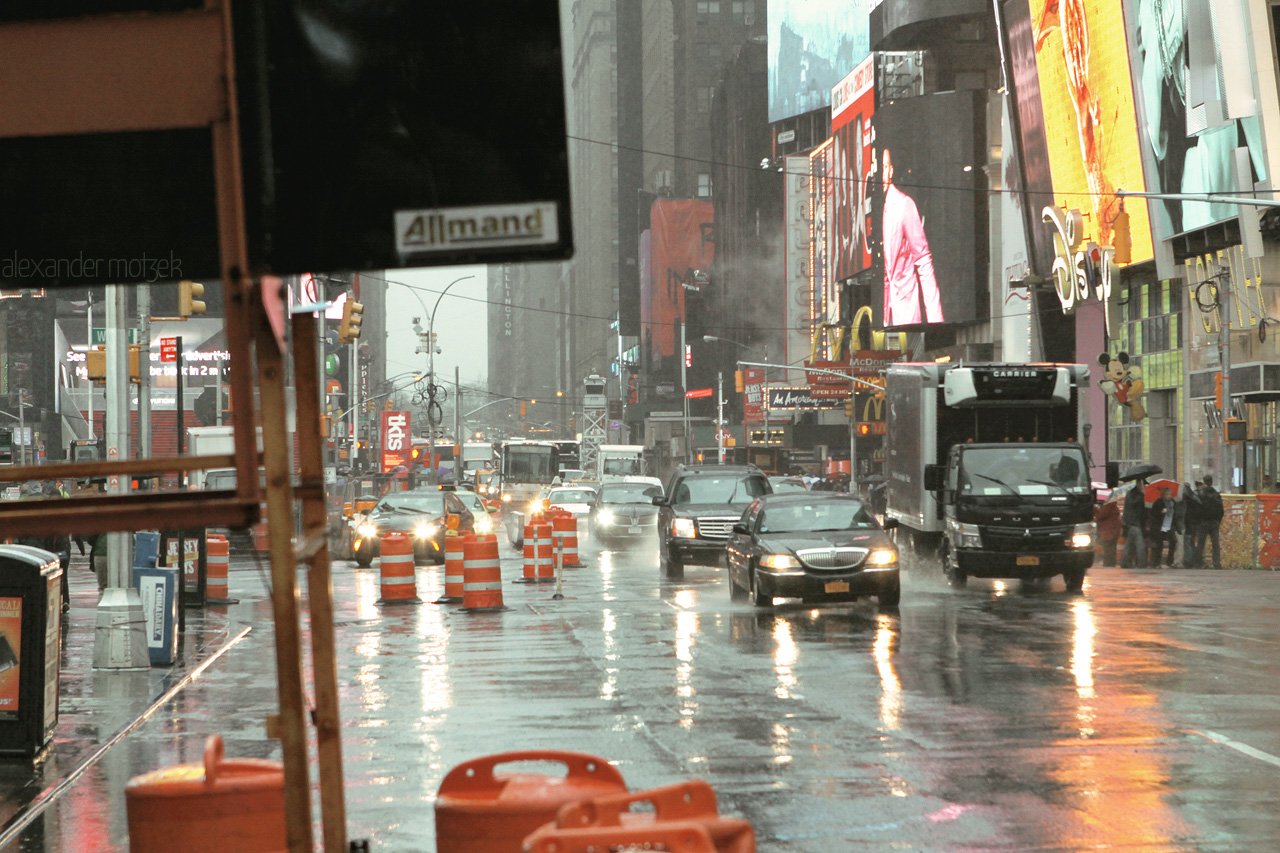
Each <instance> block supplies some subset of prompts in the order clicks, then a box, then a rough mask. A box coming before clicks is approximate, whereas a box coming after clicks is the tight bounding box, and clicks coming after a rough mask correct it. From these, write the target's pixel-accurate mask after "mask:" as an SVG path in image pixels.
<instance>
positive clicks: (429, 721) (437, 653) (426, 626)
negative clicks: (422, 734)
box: [418, 607, 453, 728]
mask: <svg viewBox="0 0 1280 853" xmlns="http://www.w3.org/2000/svg"><path fill="white" fill-rule="evenodd" d="M441 610H442V608H439V607H432V608H430V609H423V610H420V611H419V613H420V614H421V615H422V618H421V619H420V621H419V623H418V642H419V643H420V645H419V648H420V649H421V652H420V654H419V656H418V659H419V660H420V661H421V662H422V712H423V716H422V720H423V721H424V722H425V723H426V727H427V728H435V726H436V724H438V723H439V717H436V718H434V720H433V718H431V717H430V714H431V713H432V712H433V711H447V710H449V708H450V707H451V706H452V705H453V692H452V690H450V686H449V655H448V641H449V631H448V629H447V628H446V627H445V624H444V617H443V616H442V615H441Z"/></svg>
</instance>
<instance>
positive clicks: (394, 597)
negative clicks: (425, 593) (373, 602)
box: [377, 530, 422, 604]
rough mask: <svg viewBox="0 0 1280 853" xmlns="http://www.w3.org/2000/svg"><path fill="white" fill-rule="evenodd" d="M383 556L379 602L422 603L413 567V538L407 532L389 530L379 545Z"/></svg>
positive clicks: (379, 565) (380, 562) (383, 535)
mask: <svg viewBox="0 0 1280 853" xmlns="http://www.w3.org/2000/svg"><path fill="white" fill-rule="evenodd" d="M379 550H380V551H381V554H382V556H381V557H380V558H379V559H378V570H379V572H380V573H381V577H382V598H379V599H378V602H377V603H378V604H421V603H422V599H421V598H418V581H417V576H416V575H415V574H414V567H413V540H411V539H410V538H409V535H408V534H407V533H400V532H397V531H394V530H392V531H388V532H387V533H384V534H382V540H381V543H380V545H379Z"/></svg>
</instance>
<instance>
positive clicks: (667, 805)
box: [524, 779, 756, 853]
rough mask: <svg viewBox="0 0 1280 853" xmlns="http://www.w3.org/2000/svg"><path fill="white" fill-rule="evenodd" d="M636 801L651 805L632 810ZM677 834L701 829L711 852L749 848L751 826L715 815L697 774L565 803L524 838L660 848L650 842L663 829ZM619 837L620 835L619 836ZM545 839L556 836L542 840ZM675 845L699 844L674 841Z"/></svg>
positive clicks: (563, 844) (751, 852) (530, 846)
mask: <svg viewBox="0 0 1280 853" xmlns="http://www.w3.org/2000/svg"><path fill="white" fill-rule="evenodd" d="M636 803H647V804H648V805H649V806H651V807H652V811H639V812H633V811H632V810H631V807H632V806H633V805H634V804H636ZM672 828H675V829H676V830H677V836H676V837H677V838H684V839H693V838H696V839H699V841H700V840H701V834H700V833H697V832H691V831H690V830H691V829H694V828H696V829H699V830H702V833H705V836H706V838H707V839H708V840H709V841H710V843H711V846H710V847H709V848H706V849H710V850H715V851H717V853H755V849H756V841H755V832H754V831H753V830H752V828H751V824H750V823H748V822H747V821H745V820H742V819H741V818H732V817H721V816H720V813H719V810H718V808H717V806H716V794H715V791H713V790H712V789H711V786H710V785H708V784H707V783H706V782H704V781H702V780H701V779H691V780H689V781H688V782H681V783H679V784H676V785H667V786H665V787H662V788H653V789H651V790H648V791H635V792H632V793H626V792H621V793H613V794H607V795H605V796H603V797H594V798H592V799H589V800H582V801H579V802H574V803H567V804H565V805H564V806H563V807H562V808H561V809H560V811H559V812H557V814H556V821H555V823H554V824H547V825H546V826H543V827H541V828H539V829H538V830H535V831H534V832H533V833H532V834H531V835H530V836H528V837H527V838H526V839H525V842H524V849H525V850H546V851H553V850H554V851H559V853H568V851H571V850H615V849H618V847H619V846H620V845H624V844H625V845H636V846H637V848H638V849H645V850H652V849H661V848H656V847H654V846H653V845H655V844H657V843H659V841H660V840H662V839H666V838H667V837H669V836H668V833H669V830H671V829H672ZM624 838H625V841H624ZM548 839H551V840H554V841H556V842H559V843H558V844H555V845H550V844H548V843H547V841H548ZM675 849H681V850H683V849H703V848H701V847H697V846H693V847H677V848H675Z"/></svg>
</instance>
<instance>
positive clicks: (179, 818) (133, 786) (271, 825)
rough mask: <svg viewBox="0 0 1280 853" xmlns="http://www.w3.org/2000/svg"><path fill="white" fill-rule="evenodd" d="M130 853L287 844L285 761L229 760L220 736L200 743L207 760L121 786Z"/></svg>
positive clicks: (238, 851) (235, 850)
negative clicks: (202, 745) (122, 788)
mask: <svg viewBox="0 0 1280 853" xmlns="http://www.w3.org/2000/svg"><path fill="white" fill-rule="evenodd" d="M124 798H125V807H126V810H127V812H128V821H129V849H130V850H132V851H133V853H169V851H173V850H200V851H204V853H265V851H279V850H284V849H286V848H287V847H288V844H289V841H288V839H287V838H286V834H285V822H284V765H283V764H281V763H280V762H278V761H266V760H263V759H258V758H241V759H236V760H232V761H226V760H225V757H224V755H223V746H222V738H221V737H219V736H218V735H213V736H212V737H210V738H209V739H208V740H207V741H206V742H205V747H204V763H203V765H201V764H182V765H179V766H177V767H170V768H167V769H165V770H154V771H152V772H151V773H145V774H143V775H141V776H135V777H134V778H133V779H130V780H129V784H128V785H126V786H125V789H124Z"/></svg>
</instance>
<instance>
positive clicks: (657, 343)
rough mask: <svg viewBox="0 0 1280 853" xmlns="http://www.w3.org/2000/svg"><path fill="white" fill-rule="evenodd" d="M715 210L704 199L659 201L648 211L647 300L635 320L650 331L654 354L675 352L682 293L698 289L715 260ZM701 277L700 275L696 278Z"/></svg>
mask: <svg viewBox="0 0 1280 853" xmlns="http://www.w3.org/2000/svg"><path fill="white" fill-rule="evenodd" d="M714 223H715V208H714V207H713V206H712V204H711V202H709V201H698V200H696V199H658V200H657V201H655V202H654V203H653V208H652V209H651V210H650V212H649V253H650V265H649V289H648V294H649V298H648V300H647V301H646V302H645V303H644V304H642V305H641V306H640V312H641V316H640V320H641V323H642V324H643V325H644V327H645V328H646V329H648V331H649V339H650V352H651V353H652V355H653V356H672V355H675V352H676V337H677V327H678V326H679V325H680V322H681V321H682V320H683V319H684V317H685V314H684V301H685V293H686V291H688V290H691V289H696V288H699V287H701V286H702V285H701V284H700V283H699V278H700V277H701V276H705V275H709V274H710V273H711V263H712V261H714V260H715V255H716V251H715V250H716V244H715V225H714ZM699 274H701V276H700V275H699Z"/></svg>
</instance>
